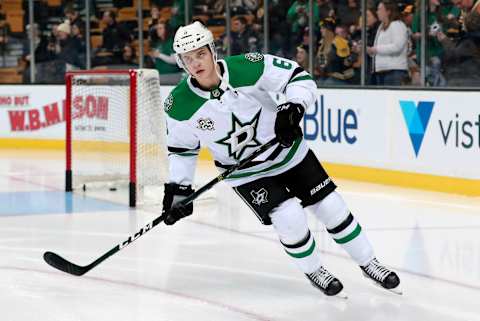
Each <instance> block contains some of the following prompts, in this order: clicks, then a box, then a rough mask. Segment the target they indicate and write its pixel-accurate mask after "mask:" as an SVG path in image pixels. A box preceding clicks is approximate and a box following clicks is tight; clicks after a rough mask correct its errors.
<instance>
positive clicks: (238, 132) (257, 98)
mask: <svg viewBox="0 0 480 321" xmlns="http://www.w3.org/2000/svg"><path fill="white" fill-rule="evenodd" d="M219 64H221V69H222V72H223V75H222V77H223V80H222V83H221V84H220V85H219V87H217V88H214V89H212V90H210V91H205V90H202V89H200V88H199V87H197V86H195V85H194V84H193V83H192V79H191V77H189V78H187V79H185V80H183V81H182V82H181V83H180V84H178V85H177V87H175V89H173V91H172V92H171V93H170V95H169V96H168V97H167V99H166V100H165V106H164V108H165V112H166V113H167V145H168V151H169V173H170V177H169V181H170V182H173V183H177V184H184V185H189V184H191V183H192V180H193V176H194V172H195V163H196V159H197V156H198V152H199V150H200V146H204V147H207V148H208V149H209V151H210V152H211V154H212V155H213V158H214V159H215V164H216V165H217V167H218V168H219V169H220V170H222V168H227V167H228V166H231V165H234V164H236V163H237V162H238V161H239V160H241V159H242V158H244V157H246V156H248V155H249V154H251V153H252V152H253V151H255V150H256V149H257V148H258V147H259V146H261V145H262V144H264V143H266V142H267V141H269V140H270V139H272V138H273V137H275V133H274V124H275V118H276V113H277V109H276V107H277V104H276V102H275V101H274V100H273V99H272V97H271V96H270V93H283V94H285V95H286V100H287V101H291V102H295V103H300V104H302V105H303V106H304V108H305V109H307V108H308V106H310V105H312V104H313V103H314V102H315V100H316V96H317V87H316V85H315V82H314V81H313V80H312V77H311V76H310V75H309V74H308V73H307V72H306V71H304V70H303V69H302V68H300V67H299V66H298V64H297V63H296V62H294V61H291V60H288V59H285V58H279V57H276V56H272V55H262V54H259V53H248V54H245V55H238V56H232V57H228V58H226V59H225V60H219ZM226 82H228V83H229V84H230V86H231V87H233V89H234V90H230V89H226ZM307 151H308V147H307V145H306V143H305V142H304V141H303V139H302V138H299V139H297V141H295V143H294V144H293V145H292V146H291V147H290V148H281V147H280V146H279V145H277V146H274V147H272V148H271V149H269V150H267V151H266V152H265V153H263V154H262V155H260V156H258V157H257V158H256V159H255V160H254V161H253V162H252V163H251V164H250V166H247V167H246V168H243V169H241V170H238V171H236V172H234V173H233V174H231V175H230V176H229V177H228V178H227V179H226V182H227V183H229V184H230V185H231V186H238V185H242V184H245V183H247V182H250V181H253V180H255V179H258V178H260V177H265V176H273V175H277V174H279V173H282V172H284V171H286V170H288V169H290V168H292V167H293V166H295V165H297V164H298V163H299V162H300V161H301V160H302V159H303V158H304V157H305V155H306V153H307Z"/></svg>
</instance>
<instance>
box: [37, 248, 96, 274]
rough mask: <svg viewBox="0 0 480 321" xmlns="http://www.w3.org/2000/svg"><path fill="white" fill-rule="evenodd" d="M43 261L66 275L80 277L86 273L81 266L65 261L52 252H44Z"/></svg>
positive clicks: (85, 269)
mask: <svg viewBox="0 0 480 321" xmlns="http://www.w3.org/2000/svg"><path fill="white" fill-rule="evenodd" d="M43 259H44V260H45V262H47V263H48V264H49V265H50V266H52V267H54V268H56V269H57V270H60V271H63V272H65V273H68V274H72V275H76V276H81V275H84V274H85V273H86V272H87V271H88V269H87V268H85V267H83V266H79V265H76V264H73V263H71V262H69V261H67V260H65V259H64V258H63V257H61V256H60V255H58V254H55V253H53V252H45V253H44V254H43Z"/></svg>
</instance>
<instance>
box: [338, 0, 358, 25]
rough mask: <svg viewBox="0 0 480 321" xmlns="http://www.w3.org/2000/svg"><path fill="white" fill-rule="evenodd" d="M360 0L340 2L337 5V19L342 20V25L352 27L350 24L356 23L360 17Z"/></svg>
mask: <svg viewBox="0 0 480 321" xmlns="http://www.w3.org/2000/svg"><path fill="white" fill-rule="evenodd" d="M357 1H358V0H348V1H347V4H346V5H344V4H339V5H338V7H337V19H338V21H341V23H342V25H345V26H346V27H347V30H348V29H350V26H352V25H356V24H357V22H358V18H359V17H360V9H359V7H358V2H357Z"/></svg>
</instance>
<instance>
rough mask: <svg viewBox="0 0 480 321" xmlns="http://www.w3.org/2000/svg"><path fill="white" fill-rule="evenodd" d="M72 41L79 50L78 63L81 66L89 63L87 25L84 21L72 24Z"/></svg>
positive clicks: (83, 66)
mask: <svg viewBox="0 0 480 321" xmlns="http://www.w3.org/2000/svg"><path fill="white" fill-rule="evenodd" d="M72 42H73V46H74V47H75V48H76V50H77V55H78V57H77V58H78V63H79V65H78V66H79V67H80V68H85V66H86V65H87V61H86V59H87V44H86V42H85V26H84V25H83V22H82V21H78V20H77V22H76V23H75V24H73V25H72Z"/></svg>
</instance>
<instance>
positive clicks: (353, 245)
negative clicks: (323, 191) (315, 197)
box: [310, 192, 375, 265]
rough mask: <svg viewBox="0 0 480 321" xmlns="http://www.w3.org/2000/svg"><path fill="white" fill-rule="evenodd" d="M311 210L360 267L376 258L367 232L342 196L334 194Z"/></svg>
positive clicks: (313, 206)
mask: <svg viewBox="0 0 480 321" xmlns="http://www.w3.org/2000/svg"><path fill="white" fill-rule="evenodd" d="M310 209H311V210H313V212H314V214H315V216H316V217H317V218H318V219H319V220H320V221H321V222H322V223H323V224H325V227H326V228H327V231H328V233H330V236H331V237H332V238H333V240H334V241H335V242H336V243H337V244H339V245H340V246H341V247H342V248H343V249H344V250H345V251H347V253H348V254H349V255H350V256H351V257H352V259H353V260H354V261H355V262H357V264H358V265H365V264H367V263H368V262H369V261H370V260H371V259H372V258H373V257H374V256H375V255H374V252H373V248H372V245H371V244H370V242H369V241H368V239H367V236H366V235H365V232H364V231H363V230H362V227H361V225H360V224H359V223H358V222H357V220H356V219H355V217H354V216H353V215H352V213H350V211H349V209H348V207H347V205H346V203H345V201H344V200H343V198H342V197H341V196H340V194H338V193H337V192H332V193H330V194H329V195H328V196H327V197H326V198H324V199H323V200H322V201H320V202H318V203H317V204H314V205H312V206H311V207H310Z"/></svg>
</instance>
